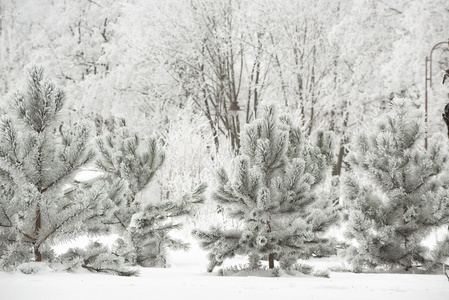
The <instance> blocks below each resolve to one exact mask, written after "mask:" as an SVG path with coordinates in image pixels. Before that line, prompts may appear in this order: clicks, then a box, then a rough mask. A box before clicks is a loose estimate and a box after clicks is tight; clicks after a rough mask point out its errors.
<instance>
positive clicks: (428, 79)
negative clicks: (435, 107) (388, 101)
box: [424, 40, 449, 150]
mask: <svg viewBox="0 0 449 300" xmlns="http://www.w3.org/2000/svg"><path fill="white" fill-rule="evenodd" d="M443 44H447V45H448V47H449V40H448V41H447V42H439V43H436V44H435V45H434V46H433V47H432V50H430V58H429V56H426V71H425V76H426V79H425V94H424V99H425V100H424V101H425V102H424V110H425V116H424V123H425V128H426V129H425V130H426V135H425V138H424V148H425V149H426V150H427V103H428V92H427V89H428V88H427V86H428V83H427V82H429V83H430V87H432V54H433V50H435V49H436V48H437V47H438V46H439V45H443Z"/></svg>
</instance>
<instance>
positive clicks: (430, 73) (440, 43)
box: [429, 42, 448, 87]
mask: <svg viewBox="0 0 449 300" xmlns="http://www.w3.org/2000/svg"><path fill="white" fill-rule="evenodd" d="M443 44H448V42H439V43H437V44H435V46H433V48H432V50H430V59H429V62H430V63H429V66H430V68H429V78H430V87H432V54H433V50H435V48H436V47H438V46H439V45H443Z"/></svg>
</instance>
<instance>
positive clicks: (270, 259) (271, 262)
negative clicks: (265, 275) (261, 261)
mask: <svg viewBox="0 0 449 300" xmlns="http://www.w3.org/2000/svg"><path fill="white" fill-rule="evenodd" d="M268 268H269V269H274V253H270V254H269V255H268Z"/></svg>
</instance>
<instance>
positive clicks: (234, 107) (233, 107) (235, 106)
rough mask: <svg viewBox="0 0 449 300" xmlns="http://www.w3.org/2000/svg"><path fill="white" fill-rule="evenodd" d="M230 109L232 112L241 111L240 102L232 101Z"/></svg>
mask: <svg viewBox="0 0 449 300" xmlns="http://www.w3.org/2000/svg"><path fill="white" fill-rule="evenodd" d="M229 110H230V111H231V113H237V112H238V111H240V106H239V104H238V102H237V101H232V102H231V105H230V106H229Z"/></svg>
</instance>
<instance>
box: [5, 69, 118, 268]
mask: <svg viewBox="0 0 449 300" xmlns="http://www.w3.org/2000/svg"><path fill="white" fill-rule="evenodd" d="M65 99H66V98H65V94H64V92H63V91H62V90H60V89H57V88H56V87H55V86H54V85H53V84H52V83H51V82H49V81H46V80H44V75H43V70H42V69H40V68H33V69H32V70H31V71H30V80H29V82H28V87H27V90H26V91H25V92H23V93H20V92H19V93H16V94H14V95H13V99H12V103H11V107H10V109H9V113H8V114H7V115H5V116H3V117H2V119H1V121H0V136H1V138H0V267H1V268H3V269H6V270H10V269H14V268H16V267H17V266H18V265H19V264H21V263H24V262H29V261H33V260H34V261H37V262H39V261H51V260H52V259H53V258H54V254H53V253H52V251H51V246H52V245H54V244H56V243H60V242H63V241H67V240H70V239H73V238H75V237H77V236H79V235H81V234H86V233H90V234H96V233H101V232H105V231H107V226H105V225H103V224H102V220H103V219H105V218H109V216H110V213H111V211H112V208H114V207H115V206H116V203H114V202H113V201H112V200H111V199H110V198H108V194H107V192H106V190H107V189H106V186H105V185H104V183H102V182H98V183H95V184H93V185H92V186H91V187H90V188H88V189H87V188H86V189H76V188H75V189H74V190H73V191H72V192H71V193H70V196H69V195H67V194H65V192H64V191H65V187H66V185H67V184H72V183H73V182H74V176H75V173H76V171H77V170H79V169H80V167H81V166H84V165H85V164H87V163H88V162H90V161H91V160H92V159H93V157H94V152H93V151H92V150H91V149H90V143H89V135H90V133H89V127H88V126H87V125H85V124H80V125H77V126H74V127H72V128H70V129H65V128H63V127H62V125H61V123H60V122H59V121H58V116H59V115H60V114H61V110H62V108H63V106H64V103H65Z"/></svg>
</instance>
